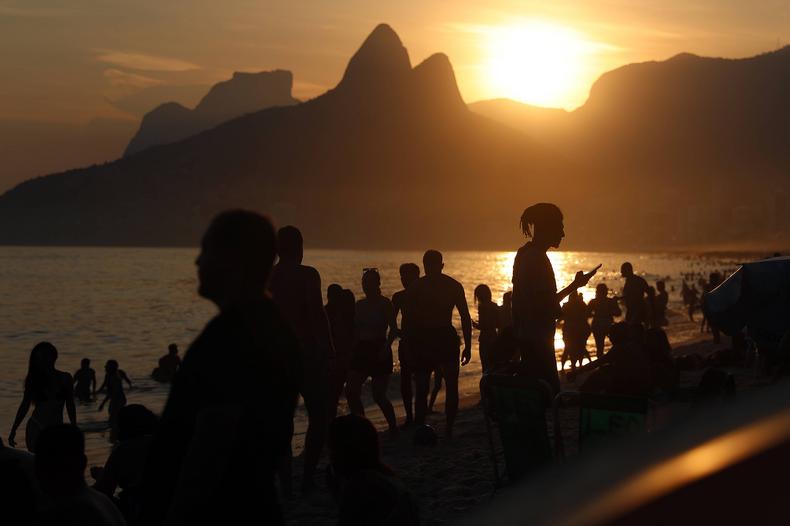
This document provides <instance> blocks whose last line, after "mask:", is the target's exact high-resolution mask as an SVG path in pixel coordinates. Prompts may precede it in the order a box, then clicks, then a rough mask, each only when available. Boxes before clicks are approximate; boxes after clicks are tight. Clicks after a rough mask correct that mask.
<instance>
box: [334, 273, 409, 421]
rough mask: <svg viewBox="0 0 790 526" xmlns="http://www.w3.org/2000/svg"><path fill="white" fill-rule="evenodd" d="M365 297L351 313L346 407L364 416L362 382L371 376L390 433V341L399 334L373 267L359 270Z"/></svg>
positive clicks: (374, 392) (375, 396) (389, 303)
mask: <svg viewBox="0 0 790 526" xmlns="http://www.w3.org/2000/svg"><path fill="white" fill-rule="evenodd" d="M362 290H363V292H364V293H365V297H364V298H362V299H360V300H358V301H357V305H356V310H355V316H354V350H353V352H352V354H351V365H350V367H349V371H348V382H347V384H346V400H348V407H349V408H350V409H351V412H352V413H354V414H355V415H359V416H365V408H364V406H363V405H362V384H363V383H364V382H365V380H367V379H368V377H370V378H371V379H372V381H371V388H372V391H373V400H374V401H375V402H376V404H378V406H379V408H380V409H381V412H382V413H384V418H386V419H387V424H388V425H389V430H390V433H391V434H397V432H398V423H397V421H396V420H395V410H394V409H393V408H392V404H391V403H390V401H389V398H387V387H388V386H389V381H390V376H391V375H392V342H393V341H394V340H395V338H396V337H397V334H398V324H397V322H396V321H395V309H394V308H393V306H392V302H391V301H390V300H389V298H386V297H384V296H382V294H381V276H380V275H379V273H378V271H377V270H375V269H367V270H366V271H365V272H364V274H362Z"/></svg>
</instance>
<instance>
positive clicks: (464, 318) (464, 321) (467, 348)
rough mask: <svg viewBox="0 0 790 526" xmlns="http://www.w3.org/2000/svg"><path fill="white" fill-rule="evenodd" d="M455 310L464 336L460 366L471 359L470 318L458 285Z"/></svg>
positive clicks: (462, 289)
mask: <svg viewBox="0 0 790 526" xmlns="http://www.w3.org/2000/svg"><path fill="white" fill-rule="evenodd" d="M455 308H457V309H458V315H459V316H460V317H461V331H462V332H463V334H464V350H463V352H462V353H461V365H466V364H468V363H469V361H470V360H471V359H472V316H470V315H469V305H467V303H466V295H465V294H464V288H463V286H461V284H460V283H459V284H458V289H457V292H456V300H455Z"/></svg>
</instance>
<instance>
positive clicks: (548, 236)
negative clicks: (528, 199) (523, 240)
mask: <svg viewBox="0 0 790 526" xmlns="http://www.w3.org/2000/svg"><path fill="white" fill-rule="evenodd" d="M521 231H522V232H524V235H525V236H527V237H529V238H532V240H533V241H534V242H536V243H539V244H541V245H545V246H546V247H558V246H560V242H561V241H562V238H563V237H565V225H564V224H563V217H562V212H561V211H560V209H559V207H558V206H557V205H555V204H552V203H538V204H535V205H532V206H530V207H529V208H527V209H526V210H524V213H523V214H521Z"/></svg>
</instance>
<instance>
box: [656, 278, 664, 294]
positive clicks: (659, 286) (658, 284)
mask: <svg viewBox="0 0 790 526" xmlns="http://www.w3.org/2000/svg"><path fill="white" fill-rule="evenodd" d="M656 288H657V289H658V292H664V291H665V290H667V284H666V283H664V281H662V280H659V281H656Z"/></svg>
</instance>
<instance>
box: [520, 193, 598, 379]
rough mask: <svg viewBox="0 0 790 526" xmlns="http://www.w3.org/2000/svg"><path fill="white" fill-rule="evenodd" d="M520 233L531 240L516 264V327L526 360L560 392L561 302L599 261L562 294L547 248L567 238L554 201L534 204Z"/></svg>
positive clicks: (526, 211)
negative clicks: (557, 336) (556, 347)
mask: <svg viewBox="0 0 790 526" xmlns="http://www.w3.org/2000/svg"><path fill="white" fill-rule="evenodd" d="M521 231H522V232H523V233H524V235H525V236H526V237H527V238H528V239H529V241H528V242H527V243H525V244H524V245H523V246H522V247H521V248H519V249H518V253H517V254H516V259H515V261H514V262H513V328H514V331H515V335H516V338H517V339H518V340H519V341H520V345H521V347H522V349H521V354H522V359H523V360H524V361H525V362H526V363H529V364H534V368H535V374H536V376H537V377H538V378H541V379H543V380H546V381H547V382H548V383H549V385H550V386H551V387H552V388H553V389H554V391H555V392H559V390H560V378H559V375H558V374H557V357H556V355H555V354H554V331H555V328H556V323H557V319H558V318H559V317H560V314H561V311H560V302H561V301H562V300H563V299H565V298H566V297H567V296H568V295H569V294H570V293H571V292H575V291H576V290H577V289H579V288H580V287H583V286H585V285H586V284H587V283H588V282H589V281H590V278H592V276H593V275H595V272H596V271H597V270H598V268H600V265H599V266H598V267H596V268H595V269H594V270H592V271H591V272H588V273H587V274H585V273H584V272H582V271H579V272H577V273H576V277H575V278H574V280H573V281H572V282H571V283H570V284H569V285H568V286H567V287H565V288H564V289H562V290H561V291H559V292H557V282H556V280H555V278H554V269H553V268H552V266H551V260H549V257H548V255H547V254H546V252H547V251H548V250H549V249H550V248H557V247H559V246H560V243H561V242H562V238H563V237H565V229H564V225H563V217H562V212H561V211H560V209H559V207H557V205H555V204H552V203H538V204H535V205H532V206H530V207H529V208H527V209H526V210H524V213H523V214H522V215H521Z"/></svg>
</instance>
